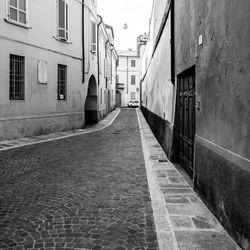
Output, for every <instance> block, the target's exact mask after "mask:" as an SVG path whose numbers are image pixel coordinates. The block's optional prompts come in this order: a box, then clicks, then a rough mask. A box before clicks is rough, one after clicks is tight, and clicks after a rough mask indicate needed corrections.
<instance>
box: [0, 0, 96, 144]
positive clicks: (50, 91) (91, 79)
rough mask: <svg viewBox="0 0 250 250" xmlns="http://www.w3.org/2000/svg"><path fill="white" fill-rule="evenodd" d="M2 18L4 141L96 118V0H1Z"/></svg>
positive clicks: (0, 124) (0, 116) (0, 135)
mask: <svg viewBox="0 0 250 250" xmlns="http://www.w3.org/2000/svg"><path fill="white" fill-rule="evenodd" d="M27 6H28V7H27ZM0 18H1V20H2V21H1V22H0V48H1V57H0V82H1V86H0V88H1V91H0V128H1V129H0V140H3V139H10V138H16V137H24V136H31V135H36V134H42V133H49V132H53V131H62V130H69V129H73V128H81V127H83V126H84V125H85V123H86V122H87V121H95V122H96V121H97V54H96V22H97V20H96V19H97V14H96V3H95V1H93V0H86V1H85V3H84V5H82V2H81V1H75V0H67V1H64V0H57V1H56V0H43V1H33V0H22V1H21V0H17V1H0ZM3 20H4V21H3ZM82 32H84V33H83V35H82Z"/></svg>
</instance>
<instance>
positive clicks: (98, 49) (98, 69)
mask: <svg viewBox="0 0 250 250" xmlns="http://www.w3.org/2000/svg"><path fill="white" fill-rule="evenodd" d="M98 17H99V18H100V22H99V23H98V24H97V71H98V75H97V83H98V86H99V85H100V61H99V53H100V47H99V39H100V38H99V30H100V25H101V23H102V17H101V16H98Z"/></svg>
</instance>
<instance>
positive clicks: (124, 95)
mask: <svg viewBox="0 0 250 250" xmlns="http://www.w3.org/2000/svg"><path fill="white" fill-rule="evenodd" d="M117 53H118V58H119V61H118V67H117V76H116V105H117V106H127V104H128V103H129V101H131V100H138V101H139V100H140V78H141V73H140V72H141V71H140V69H141V62H140V57H139V54H138V52H137V51H132V50H126V51H125V50H123V51H122V50H118V51H117Z"/></svg>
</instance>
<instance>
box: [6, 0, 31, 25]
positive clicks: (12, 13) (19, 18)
mask: <svg viewBox="0 0 250 250" xmlns="http://www.w3.org/2000/svg"><path fill="white" fill-rule="evenodd" d="M8 18H9V20H10V21H14V22H17V23H20V24H24V25H26V24H27V2H26V0H9V15H8Z"/></svg>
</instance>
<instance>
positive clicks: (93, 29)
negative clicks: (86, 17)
mask: <svg viewBox="0 0 250 250" xmlns="http://www.w3.org/2000/svg"><path fill="white" fill-rule="evenodd" d="M91 51H92V52H94V53H96V23H95V22H94V21H91Z"/></svg>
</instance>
